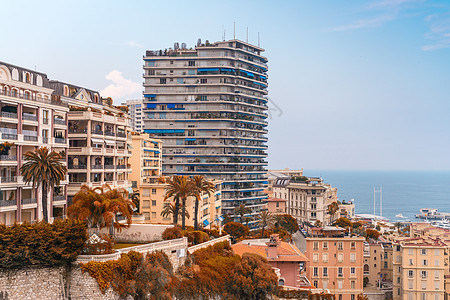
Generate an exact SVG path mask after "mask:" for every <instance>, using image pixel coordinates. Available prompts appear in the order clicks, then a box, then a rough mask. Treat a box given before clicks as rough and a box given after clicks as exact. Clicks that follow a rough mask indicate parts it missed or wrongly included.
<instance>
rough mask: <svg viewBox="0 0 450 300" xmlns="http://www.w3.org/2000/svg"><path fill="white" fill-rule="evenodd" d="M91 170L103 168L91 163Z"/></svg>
mask: <svg viewBox="0 0 450 300" xmlns="http://www.w3.org/2000/svg"><path fill="white" fill-rule="evenodd" d="M91 169H92V170H103V165H97V164H95V165H91Z"/></svg>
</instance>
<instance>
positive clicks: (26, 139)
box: [23, 135, 38, 142]
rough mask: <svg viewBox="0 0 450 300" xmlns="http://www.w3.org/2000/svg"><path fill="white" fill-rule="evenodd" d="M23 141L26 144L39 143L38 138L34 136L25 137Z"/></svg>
mask: <svg viewBox="0 0 450 300" xmlns="http://www.w3.org/2000/svg"><path fill="white" fill-rule="evenodd" d="M23 140H24V141H25V142H37V141H38V137H37V136H34V135H24V136H23Z"/></svg>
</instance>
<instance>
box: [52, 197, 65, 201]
mask: <svg viewBox="0 0 450 300" xmlns="http://www.w3.org/2000/svg"><path fill="white" fill-rule="evenodd" d="M59 201H66V196H65V195H57V196H53V202H59Z"/></svg>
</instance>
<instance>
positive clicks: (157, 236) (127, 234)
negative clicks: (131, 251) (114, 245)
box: [101, 224, 173, 243]
mask: <svg viewBox="0 0 450 300" xmlns="http://www.w3.org/2000/svg"><path fill="white" fill-rule="evenodd" d="M169 227H173V225H156V224H131V226H130V228H125V229H123V230H122V231H121V232H117V231H116V232H115V237H114V240H115V241H116V242H122V243H149V242H153V241H158V240H162V238H161V235H162V233H163V231H164V230H165V229H166V228H169ZM101 233H105V234H107V233H109V229H103V230H102V231H101Z"/></svg>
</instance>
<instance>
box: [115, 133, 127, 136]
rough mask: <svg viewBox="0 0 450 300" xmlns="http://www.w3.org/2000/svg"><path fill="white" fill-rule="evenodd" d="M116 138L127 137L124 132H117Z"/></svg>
mask: <svg viewBox="0 0 450 300" xmlns="http://www.w3.org/2000/svg"><path fill="white" fill-rule="evenodd" d="M117 136H118V137H127V134H126V133H124V132H118V133H117Z"/></svg>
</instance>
